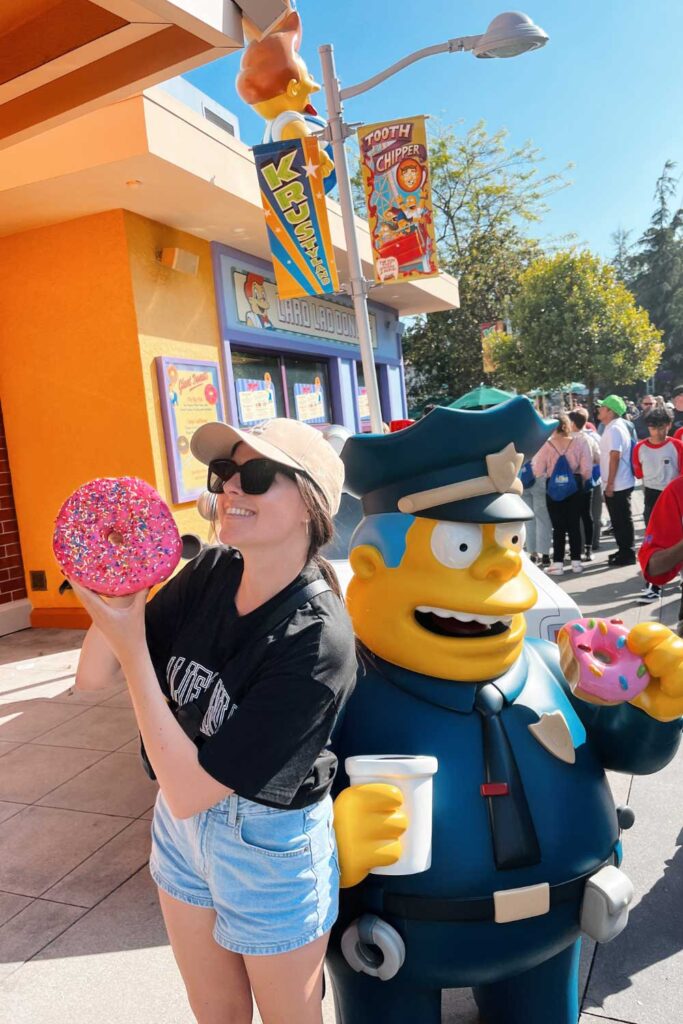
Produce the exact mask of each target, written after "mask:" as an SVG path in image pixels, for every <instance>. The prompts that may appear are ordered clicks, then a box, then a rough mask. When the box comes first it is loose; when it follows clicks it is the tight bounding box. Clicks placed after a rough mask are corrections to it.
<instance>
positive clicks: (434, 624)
mask: <svg viewBox="0 0 683 1024" xmlns="http://www.w3.org/2000/svg"><path fill="white" fill-rule="evenodd" d="M415 621H416V622H417V624H418V626H422V628H423V629H426V630H427V631H428V632H430V633H436V635H437V636H453V637H468V636H470V637H482V636H500V634H501V633H505V632H506V631H507V630H508V629H509V628H510V624H511V623H512V616H511V615H506V616H503V617H501V618H496V616H495V615H475V614H474V613H473V612H454V611H451V610H450V609H449V608H433V607H431V606H429V605H420V606H419V607H418V608H416V609H415Z"/></svg>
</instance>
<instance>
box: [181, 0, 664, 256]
mask: <svg viewBox="0 0 683 1024" xmlns="http://www.w3.org/2000/svg"><path fill="white" fill-rule="evenodd" d="M511 6H512V5H511ZM298 8H299V11H300V13H301V16H302V19H303V24H304V40H303V46H302V53H303V56H304V58H305V59H306V61H307V63H308V65H309V68H310V69H311V70H312V71H313V73H314V74H315V75H316V77H318V80H320V64H319V60H318V53H317V48H318V46H319V45H320V44H321V43H328V42H329V43H333V44H334V48H335V56H336V61H337V71H338V75H339V77H340V79H341V82H342V85H351V84H354V83H356V82H358V81H361V80H363V79H364V78H367V77H369V76H370V75H373V74H375V73H376V72H377V71H380V70H381V69H382V68H384V67H386V66H387V65H388V64H391V63H393V62H394V61H395V60H397V59H399V58H400V57H403V56H405V55H406V54H407V53H410V52H411V51H413V50H416V49H418V48H420V47H422V46H428V45H431V44H432V43H436V42H441V41H442V40H445V39H447V38H449V37H453V36H459V35H469V34H475V33H480V32H483V31H484V29H485V28H486V26H487V24H488V23H489V21H490V20H491V18H493V17H494V16H495V15H496V14H498V13H500V12H501V11H503V10H506V7H505V4H504V2H503V0H500V2H498V3H495V2H489V0H460V2H455V0H419V2H416V0H299V3H298ZM519 9H521V10H524V11H525V12H526V13H527V14H529V15H530V16H531V17H532V18H533V19H534V20H535V21H536V22H537V23H538V24H539V25H541V26H542V27H543V28H544V29H545V30H546V32H547V33H548V35H549V36H550V42H549V43H548V45H547V46H546V47H545V48H544V49H543V50H540V51H538V52H536V53H531V54H527V55H524V56H521V57H517V58H515V59H514V60H483V61H480V60H476V59H474V58H473V57H472V56H471V55H470V54H455V55H452V56H451V55H448V54H443V55H439V56H436V57H430V58H428V59H426V60H424V61H420V62H418V63H417V64H415V65H413V66H412V67H410V68H408V69H406V70H404V71H402V72H400V74H399V75H397V76H396V77H394V78H392V79H390V80H389V81H388V82H385V83H383V84H382V85H380V86H378V87H377V88H375V89H373V90H372V91H371V92H369V93H366V94H365V95H363V96H359V97H358V98H356V99H354V100H351V101H349V102H348V103H347V104H346V110H345V113H346V117H347V119H348V120H351V121H365V122H367V123H369V122H372V121H382V120H385V119H387V118H391V117H395V116H397V115H410V114H419V113H428V114H432V115H434V116H435V117H438V118H440V119H441V120H442V121H444V122H446V123H449V122H450V123H455V122H457V121H462V122H463V125H464V126H469V125H472V124H474V123H475V122H476V121H477V120H479V119H480V118H483V119H484V120H485V121H486V123H487V125H488V127H489V129H490V130H494V129H497V128H500V127H504V128H507V129H508V130H509V132H510V141H511V143H513V144H519V143H522V142H523V141H525V140H527V139H531V140H532V141H533V142H534V144H535V145H536V146H537V147H538V148H539V149H540V150H541V152H542V154H543V155H544V157H545V165H544V166H545V167H546V168H547V169H548V170H549V171H552V170H559V169H560V168H562V167H563V166H565V165H566V164H567V163H569V162H571V163H573V164H574V167H573V168H572V170H571V171H570V172H569V178H570V179H571V180H572V181H573V185H572V186H571V187H570V188H568V189H566V190H565V191H563V192H560V193H558V194H557V195H555V196H554V197H552V198H551V200H550V205H551V210H550V213H549V214H548V216H547V217H546V218H545V219H544V221H543V224H542V227H541V231H542V233H544V234H549V235H554V236H557V235H562V234H565V233H568V232H574V233H575V234H576V235H577V238H578V240H579V241H581V242H583V243H585V244H587V245H589V246H590V247H591V248H592V249H593V250H594V251H596V252H597V253H598V254H600V255H601V256H603V257H609V256H610V255H611V253H612V249H613V247H612V242H611V238H610V236H611V234H612V232H613V231H614V230H615V229H616V228H617V227H619V226H623V227H625V228H627V229H632V230H633V237H634V238H635V237H637V236H638V234H640V232H642V231H643V230H644V228H645V227H646V226H647V223H648V220H649V217H650V214H651V211H652V193H653V191H654V185H655V181H656V179H657V177H658V175H659V173H660V172H661V169H662V166H663V164H664V161H665V160H666V159H667V158H671V159H673V160H675V161H677V162H678V164H679V166H678V169H677V170H678V173H681V172H683V132H682V131H681V122H682V115H683V68H682V65H683V59H682V58H681V52H680V48H681V41H682V39H683V0H653V2H650V3H644V2H643V0H525V5H524V6H521V7H520V8H519ZM238 66H239V55H237V54H236V55H235V56H232V57H228V58H224V59H223V60H221V61H217V62H216V63H214V64H212V65H208V66H207V67H204V68H200V69H197V70H196V71H193V72H191V73H190V74H188V75H187V77H188V78H189V79H190V81H191V82H193V83H194V85H196V86H197V87H198V88H200V89H202V90H203V91H204V92H206V93H208V94H209V95H210V96H212V97H214V98H215V99H216V100H218V101H219V102H221V103H223V104H224V105H225V106H226V107H228V109H230V110H231V111H233V112H234V113H235V114H237V116H238V117H239V119H240V126H241V132H242V137H243V139H244V140H245V141H246V142H247V143H250V144H253V143H256V142H259V141H260V137H261V134H262V130H263V127H262V126H263V122H262V121H261V119H260V118H259V117H258V116H257V115H255V114H254V113H253V112H252V111H251V110H250V109H249V108H248V107H246V106H245V104H244V103H242V101H241V100H240V99H239V97H238V96H237V94H236V93H235V89H234V80H235V75H236V74H237V70H238ZM318 106H319V108H320V110H321V112H324V100H323V99H322V95H321V94H318ZM682 185H683V182H682ZM681 192H682V193H683V188H682V189H681Z"/></svg>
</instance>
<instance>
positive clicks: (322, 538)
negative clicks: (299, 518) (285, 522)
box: [294, 473, 344, 601]
mask: <svg viewBox="0 0 683 1024" xmlns="http://www.w3.org/2000/svg"><path fill="white" fill-rule="evenodd" d="M294 478H295V480H296V485H297V487H298V488H299V494H300V495H301V497H302V499H303V503H304V505H305V507H306V511H307V512H308V515H309V518H310V526H309V544H308V555H307V561H308V562H311V563H312V564H313V565H315V567H316V568H317V569H318V570H319V572H320V575H321V576H322V578H323V579H324V580H325V582H326V583H327V584H329V587H330V589H331V590H333V591H334V593H335V594H336V595H337V597H338V598H339V599H340V600H341V601H343V600H344V598H343V596H342V592H341V587H340V586H339V580H338V579H337V576H336V574H335V571H334V569H333V568H332V566H331V565H330V563H329V562H328V561H327V559H326V558H323V556H322V555H321V554H320V549H321V548H323V547H325V545H326V544H329V542H330V541H331V540H332V537H333V535H334V523H333V522H332V515H331V513H330V510H329V508H328V507H327V502H326V501H325V498H324V497H323V495H322V494H321V492H320V491H319V490H318V488H317V487H316V486H315V484H314V483H313V481H312V480H310V479H309V478H308V477H307V476H304V474H303V473H295V474H294Z"/></svg>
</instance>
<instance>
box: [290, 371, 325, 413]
mask: <svg viewBox="0 0 683 1024" xmlns="http://www.w3.org/2000/svg"><path fill="white" fill-rule="evenodd" d="M294 401H295V403H296V418H297V419H298V420H301V421H302V422H303V423H327V415H326V412H325V396H324V395H323V388H322V383H321V380H320V377H316V378H315V381H314V382H313V383H312V384H295V385H294Z"/></svg>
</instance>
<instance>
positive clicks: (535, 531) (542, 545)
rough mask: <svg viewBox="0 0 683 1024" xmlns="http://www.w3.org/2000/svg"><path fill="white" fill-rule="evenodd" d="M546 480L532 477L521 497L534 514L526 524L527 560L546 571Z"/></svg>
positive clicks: (547, 560)
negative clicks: (532, 479)
mask: <svg viewBox="0 0 683 1024" xmlns="http://www.w3.org/2000/svg"><path fill="white" fill-rule="evenodd" d="M545 487H546V479H545V477H544V476H536V477H534V482H533V483H532V484H531V485H530V486H529V487H525V489H524V494H523V495H522V497H523V498H524V500H525V502H526V503H527V505H528V506H529V508H530V509H531V511H532V512H533V513H534V518H533V519H530V520H529V522H528V523H527V524H526V549H527V551H528V552H529V558H530V559H531V561H532V562H534V563H535V564H536V565H540V566H541V567H542V568H543V569H546V568H547V567H548V566H549V565H550V535H551V525H550V517H549V515H548V505H547V504H546V500H545Z"/></svg>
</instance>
